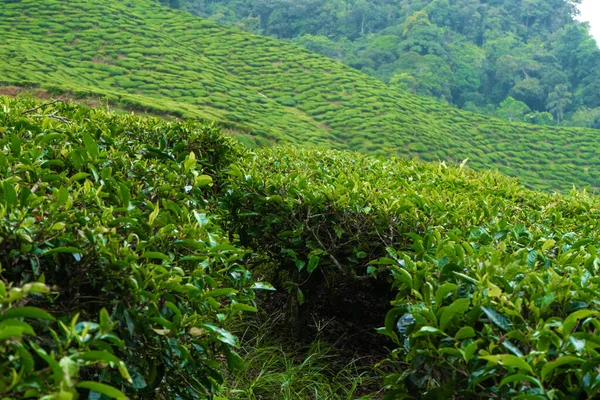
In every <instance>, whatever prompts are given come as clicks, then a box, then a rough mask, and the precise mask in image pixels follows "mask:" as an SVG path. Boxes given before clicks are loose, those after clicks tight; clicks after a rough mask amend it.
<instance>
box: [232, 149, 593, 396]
mask: <svg viewBox="0 0 600 400" xmlns="http://www.w3.org/2000/svg"><path fill="white" fill-rule="evenodd" d="M229 174H230V179H229V182H228V189H227V191H226V193H225V195H224V197H223V201H222V203H223V205H224V206H225V207H226V209H227V213H226V214H225V218H226V221H225V222H224V223H225V224H226V225H225V226H227V227H228V229H231V230H233V231H235V232H236V233H237V234H238V235H239V239H240V241H241V243H243V244H244V245H247V246H250V247H252V248H254V249H257V250H260V251H262V252H264V253H266V254H268V255H269V256H270V258H271V259H272V260H274V261H275V263H274V265H276V270H275V271H272V273H271V275H272V276H273V277H274V283H276V284H278V285H279V286H280V287H282V288H284V287H287V288H288V289H289V290H290V292H291V293H292V295H293V296H295V297H296V298H297V302H296V307H298V306H299V309H300V310H302V309H303V308H304V309H306V310H309V311H310V310H311V309H313V308H315V307H317V308H318V307H319V306H320V307H333V306H334V305H335V304H340V302H333V301H331V298H327V297H323V296H322V295H321V294H319V295H318V296H317V295H314V296H313V294H315V293H322V292H323V291H324V290H325V291H334V290H335V287H334V285H337V284H338V283H339V282H340V281H348V280H349V281H356V280H358V281H361V282H369V281H375V282H378V283H379V285H381V283H386V284H387V287H388V288H389V290H393V296H392V298H391V302H390V303H391V304H390V305H389V306H388V309H389V312H388V313H387V315H386V314H385V313H382V315H380V318H381V325H382V328H381V329H380V330H379V331H380V333H382V334H383V335H386V336H388V337H389V338H390V339H391V340H392V341H393V342H394V343H395V344H396V348H394V349H393V351H392V352H391V354H390V357H389V359H388V360H384V361H382V365H385V368H382V371H386V372H385V382H384V384H385V386H386V388H387V389H388V391H387V394H386V396H387V397H386V398H389V399H402V398H451V397H456V396H458V397H460V398H475V397H480V396H481V397H485V398H522V399H562V398H593V397H596V396H598V395H599V394H600V385H599V382H600V374H599V373H598V369H597V367H598V365H599V364H600V356H599V355H598V352H597V348H598V347H599V346H600V336H599V329H600V319H599V318H598V317H599V315H600V314H599V311H600V279H599V278H598V277H597V275H598V272H599V268H600V257H599V255H598V251H597V249H598V246H599V242H598V239H599V234H598V233H599V232H600V231H599V226H598V225H599V222H598V215H599V213H600V208H599V206H600V202H599V201H598V199H597V198H596V197H594V196H590V195H588V194H586V193H585V192H576V191H573V192H572V193H570V194H569V195H558V194H548V193H541V192H532V191H529V190H526V189H524V188H522V187H521V186H519V185H518V184H517V182H516V181H514V180H511V179H509V178H506V177H503V176H501V175H499V174H497V173H493V172H488V173H483V174H481V173H475V172H474V171H472V170H470V169H469V168H468V167H465V166H464V164H463V165H460V166H458V167H453V166H450V167H449V166H447V165H446V164H444V163H437V164H433V163H430V164H426V163H419V162H410V161H405V160H383V159H378V158H372V157H366V156H361V155H359V154H353V153H344V152H335V151H320V150H297V149H294V148H276V149H265V150H257V151H255V152H254V153H253V154H252V155H251V156H250V157H246V158H244V159H242V160H240V161H238V162H237V163H235V164H234V165H233V166H232V167H231V168H230V171H229ZM323 287H325V289H323ZM379 288H380V286H379ZM318 289H320V290H318ZM363 290H365V291H368V290H373V286H372V285H364V286H363ZM352 297H354V298H355V299H361V298H366V299H370V298H372V297H370V296H362V295H361V293H353V294H352ZM319 302H326V303H325V304H316V303H319ZM327 302H328V303H327ZM379 306H380V305H379V304H370V303H365V304H362V305H360V308H362V309H363V310H368V311H370V312H374V310H377V309H378V308H379ZM342 307H343V303H342ZM353 312H354V313H360V312H361V310H360V309H359V308H355V309H353ZM299 314H300V317H301V314H302V311H301V312H300V313H299Z"/></svg>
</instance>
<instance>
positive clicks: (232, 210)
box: [0, 97, 600, 400]
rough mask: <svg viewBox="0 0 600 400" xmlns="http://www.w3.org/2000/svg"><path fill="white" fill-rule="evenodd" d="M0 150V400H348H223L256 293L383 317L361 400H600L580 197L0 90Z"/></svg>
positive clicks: (309, 307) (593, 266) (585, 207)
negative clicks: (249, 145)
mask: <svg viewBox="0 0 600 400" xmlns="http://www.w3.org/2000/svg"><path fill="white" fill-rule="evenodd" d="M0 149H1V151H0V218H1V219H2V221H1V224H0V266H1V267H2V268H1V278H2V279H1V280H0V359H1V360H2V362H1V363H0V393H1V394H2V397H3V398H14V399H21V398H43V399H76V398H84V399H85V398H87V399H100V398H102V399H104V398H115V399H125V398H127V397H128V398H132V399H148V398H156V399H203V398H212V399H215V400H216V399H221V400H223V399H228V398H229V399H234V398H249V399H259V398H285V399H288V398H289V399H292V398H306V399H309V398H312V399H316V398H319V399H320V398H331V399H336V398H347V397H346V396H342V395H341V394H334V395H333V396H329V397H325V396H321V395H320V393H319V392H318V391H315V392H313V393H312V394H309V395H285V396H284V395H283V394H282V393H284V387H274V386H271V392H264V391H261V389H260V385H257V386H256V387H255V388H254V389H253V391H252V390H251V391H242V392H244V393H251V395H247V396H240V390H233V389H232V387H233V386H232V385H233V382H232V380H231V377H232V376H235V374H233V373H231V372H230V371H231V370H235V369H244V368H249V369H247V370H246V371H245V372H243V374H248V375H252V374H257V373H256V371H254V370H252V368H251V367H248V366H246V367H245V366H244V361H245V357H244V356H245V355H247V354H248V353H249V350H248V348H247V347H246V346H247V342H246V341H240V340H239V339H238V338H237V337H236V335H235V334H234V333H232V332H236V331H238V330H239V328H240V327H241V326H244V324H245V323H246V321H249V316H250V315H252V314H253V313H255V312H256V311H257V309H262V308H263V307H272V306H273V304H276V303H273V297H272V295H271V294H270V293H273V292H272V289H274V288H276V289H277V292H276V293H279V295H284V296H286V297H287V299H288V302H287V305H286V304H282V305H281V308H282V309H284V310H285V313H286V315H287V321H288V323H289V324H290V325H295V324H296V325H297V326H300V327H301V329H302V326H308V325H305V324H304V325H303V321H306V319H307V317H308V316H309V315H312V316H313V317H314V315H315V314H317V315H325V313H326V312H330V313H333V314H335V315H336V316H337V317H336V318H337V319H338V320H343V322H344V321H345V322H347V324H348V325H347V326H348V327H353V326H354V327H356V326H357V324H358V323H360V321H361V319H360V318H362V317H363V316H369V319H375V320H377V321H379V322H378V324H377V327H379V329H378V332H379V335H378V336H379V337H380V338H382V340H383V342H381V346H382V350H383V348H388V349H390V352H389V355H388V356H387V357H383V358H384V359H381V360H380V361H379V363H378V366H377V368H376V370H377V371H379V373H380V374H381V376H380V379H379V386H378V388H377V389H376V393H370V394H366V396H367V397H366V398H385V399H414V398H417V399H418V398H477V397H483V398H520V399H571V398H572V399H575V398H596V397H598V396H600V373H599V372H598V366H599V365H600V355H599V354H598V348H599V347H600V339H599V330H600V301H599V300H600V279H599V278H598V277H597V275H598V273H599V269H600V254H598V247H599V246H600V235H599V234H598V232H600V229H599V226H598V225H599V221H600V220H599V218H598V216H599V214H600V201H598V199H597V197H595V196H591V195H588V194H587V193H585V192H578V191H575V190H573V191H571V192H570V193H569V194H564V195H561V194H550V193H545V192H535V191H530V190H528V189H525V188H523V187H521V186H519V184H518V183H517V182H516V180H513V179H510V178H506V177H504V176H503V175H501V174H499V173H497V172H485V173H478V172H474V171H473V170H471V169H470V168H469V167H468V165H461V166H458V167H455V166H448V165H446V164H445V163H423V162H420V161H408V160H404V159H395V158H391V159H383V158H376V157H373V156H365V155H360V154H358V153H352V152H344V151H335V150H310V149H304V150H298V149H295V148H290V147H277V148H273V149H269V148H267V149H259V150H247V149H245V148H244V147H243V146H241V145H240V144H238V143H236V141H235V140H234V139H232V138H229V137H226V136H223V135H222V134H221V133H220V132H219V129H218V128H215V127H214V126H206V125H202V124H197V123H193V122H172V121H171V122H169V121H165V120H161V119H158V118H145V117H138V116H134V115H129V114H121V113H111V112H106V111H103V110H97V109H88V108H85V107H83V106H81V105H76V104H67V103H63V102H50V103H46V104H40V103H39V102H35V101H32V100H27V99H10V98H8V97H0ZM259 278H260V279H259ZM263 279H268V280H269V281H270V282H271V283H272V284H273V285H274V287H273V286H271V284H269V283H266V281H264V280H263ZM343 288H350V289H347V290H351V291H346V292H344V289H343ZM265 289H266V291H265ZM257 291H260V293H262V295H261V296H257ZM380 293H385V295H384V296H383V299H382V300H381V301H380V302H379V303H378V304H374V303H372V302H369V301H365V299H367V300H368V299H372V298H374V296H376V295H379V294H380ZM349 305H351V307H352V308H351V312H348V310H349ZM324 310H325V311H324ZM271 334H272V335H278V334H281V332H280V331H277V330H274V331H273V332H271ZM281 357H285V355H281ZM250 358H251V357H250ZM330 362H333V361H330ZM322 371H324V370H322ZM321 374H322V375H323V374H326V372H321ZM258 375H260V374H258ZM257 379H260V376H259V377H258V378H257ZM294 379H301V377H299V376H296V377H295V378H294ZM288 384H293V382H292V383H289V382H288V383H286V385H288ZM284 386H285V385H284ZM279 390H281V391H279ZM285 393H288V392H285Z"/></svg>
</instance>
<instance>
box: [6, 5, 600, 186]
mask: <svg viewBox="0 0 600 400" xmlns="http://www.w3.org/2000/svg"><path fill="white" fill-rule="evenodd" d="M49 21H51V22H49ZM0 28H2V29H3V32H4V36H3V40H4V42H3V44H4V45H3V46H2V47H1V48H0V59H2V63H0V72H2V73H1V74H0V84H4V85H17V86H26V87H29V86H34V87H41V88H44V89H45V90H47V91H50V92H52V93H55V92H56V93H62V92H69V93H71V94H74V95H75V96H78V97H88V96H92V97H98V98H101V99H104V100H106V101H109V102H111V103H115V104H118V105H119V106H120V107H128V108H132V109H142V110H149V111H152V112H154V113H165V114H170V115H175V116H179V117H185V118H197V119H203V120H210V121H212V120H216V121H219V122H220V123H222V124H224V125H225V126H227V127H228V128H231V129H233V130H235V131H237V132H240V133H242V134H243V135H244V136H243V137H244V141H245V143H247V144H249V145H257V144H258V145H268V144H274V143H288V144H294V145H302V146H305V147H306V146H311V147H315V146H321V147H324V148H334V149H338V150H346V149H351V150H355V151H360V152H363V153H370V154H376V155H387V154H391V155H400V156H405V157H416V158H419V159H423V160H426V161H439V160H445V161H447V162H461V161H462V160H464V159H466V158H469V165H470V166H471V167H473V168H474V169H477V170H480V171H484V170H488V169H490V168H497V169H498V170H499V171H500V172H502V173H504V174H507V175H509V176H514V177H519V178H520V180H521V181H522V182H523V183H524V184H525V185H527V186H528V187H531V188H535V189H542V190H559V191H566V190H569V189H570V188H571V187H572V186H573V185H576V186H577V187H585V186H591V187H592V188H598V187H600V170H599V169H598V165H597V162H596V160H597V159H598V156H599V155H600V148H599V147H598V146H599V145H598V141H597V140H596V137H597V131H596V130H594V129H575V128H562V127H548V126H536V125H528V124H522V123H511V122H508V121H503V120H500V119H495V118H489V117H487V116H483V115H477V114H472V113H469V112H466V111H461V110H457V109H454V108H451V107H449V106H447V105H444V104H441V103H439V102H436V101H434V100H431V99H427V98H421V97H418V96H413V95H411V94H408V93H405V92H401V91H398V90H396V89H392V88H390V87H388V86H386V85H385V84H384V83H382V82H380V81H378V80H377V79H374V78H371V77H369V76H367V75H364V74H361V73H359V72H357V71H355V70H353V69H352V68H349V67H346V66H344V65H342V64H341V63H339V62H336V61H334V60H331V59H329V58H326V57H324V56H320V55H317V54H313V53H310V52H308V51H306V50H303V49H300V48H297V47H294V46H292V45H290V44H288V43H284V42H278V41H276V40H274V39H270V38H265V37H260V36H256V35H251V34H248V33H245V32H240V31H236V30H234V29H227V28H224V27H221V26H219V25H216V24H214V23H212V22H210V21H207V20H203V19H201V18H197V17H194V16H192V15H190V14H187V13H184V12H181V11H174V10H170V9H168V8H165V7H161V6H160V5H159V4H157V2H153V1H151V0H140V1H115V0H91V1H88V2H86V3H85V4H82V3H79V2H65V1H61V0H42V1H39V0H20V1H17V2H5V3H4V4H3V7H2V8H0ZM58 54H60V56H58Z"/></svg>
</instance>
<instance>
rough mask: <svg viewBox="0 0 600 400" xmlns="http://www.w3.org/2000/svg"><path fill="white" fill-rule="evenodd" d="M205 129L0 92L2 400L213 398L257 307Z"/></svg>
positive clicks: (217, 148) (221, 141) (224, 153)
mask: <svg viewBox="0 0 600 400" xmlns="http://www.w3.org/2000/svg"><path fill="white" fill-rule="evenodd" d="M235 146H237V145H234V143H233V141H232V140H231V139H228V138H226V137H223V136H222V135H221V134H220V133H219V131H218V130H217V129H215V128H214V127H210V126H203V125H197V124H194V123H184V122H165V121H163V120H160V119H154V118H148V119H144V118H139V117H135V116H133V115H127V114H113V113H107V112H105V111H101V110H93V109H87V108H84V107H81V106H77V105H73V104H64V103H62V102H52V103H49V104H45V105H44V104H41V105H40V104H39V103H35V102H32V101H29V100H11V99H9V98H6V97H0V221H1V223H0V266H1V269H0V271H1V273H0V278H1V280H0V352H1V353H2V363H0V396H2V397H3V398H44V399H75V398H77V396H78V395H79V394H87V393H88V392H89V396H88V397H87V398H90V399H92V398H94V399H98V398H100V394H103V395H105V396H108V397H110V398H117V399H124V398H125V397H126V396H128V397H130V398H158V399H161V398H162V399H178V398H180V399H199V398H206V397H211V396H212V394H213V393H214V392H216V391H217V390H218V388H219V385H220V384H221V383H222V381H223V377H222V376H223V375H222V368H223V362H221V359H226V361H227V364H229V367H231V368H241V367H242V365H243V361H242V360H241V358H240V357H239V356H238V354H237V353H236V347H237V346H238V345H239V343H238V339H237V338H236V337H235V336H234V335H233V334H231V333H230V332H228V331H227V330H225V329H224V324H225V323H226V322H227V321H229V320H231V319H232V318H237V317H238V316H239V315H240V314H242V313H245V312H252V311H255V310H256V309H255V304H254V288H257V287H258V288H264V287H266V288H268V286H267V285H265V284H261V283H258V284H255V283H254V282H253V280H252V277H251V274H250V272H249V271H248V270H247V269H246V268H245V261H244V260H245V251H243V250H241V249H239V248H236V247H234V246H232V245H231V244H230V243H229V241H228V239H227V237H226V235H225V234H224V233H223V231H222V230H221V228H220V227H219V225H218V223H217V222H218V221H216V220H215V216H214V215H215V214H214V212H213V211H211V208H210V207H209V206H208V204H209V202H208V199H209V198H210V197H211V196H213V195H214V192H215V189H216V188H217V187H218V186H219V184H220V179H221V178H220V176H221V174H220V171H221V170H222V169H223V168H224V167H225V166H227V165H229V163H230V162H231V161H232V160H234V159H236V158H237V157H238V156H239V152H238V151H237V150H236V147H235Z"/></svg>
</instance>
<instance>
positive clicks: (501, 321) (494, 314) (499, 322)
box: [481, 307, 511, 332]
mask: <svg viewBox="0 0 600 400" xmlns="http://www.w3.org/2000/svg"><path fill="white" fill-rule="evenodd" d="M481 310H482V311H483V312H484V313H485V315H486V316H487V317H488V318H489V320H490V321H491V322H492V323H493V324H494V325H496V326H497V327H498V328H500V329H502V330H503V331H506V332H508V331H510V330H511V323H510V321H509V320H508V318H506V317H505V316H504V315H502V314H500V313H499V312H498V311H496V310H494V309H493V308H492V307H481Z"/></svg>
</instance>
